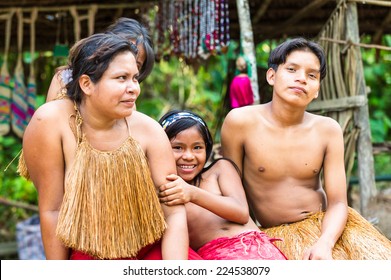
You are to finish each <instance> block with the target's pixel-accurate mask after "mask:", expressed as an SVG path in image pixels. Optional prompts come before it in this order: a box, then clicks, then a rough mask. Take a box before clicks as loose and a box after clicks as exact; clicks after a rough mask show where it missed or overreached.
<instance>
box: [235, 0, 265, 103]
mask: <svg viewBox="0 0 391 280" xmlns="http://www.w3.org/2000/svg"><path fill="white" fill-rule="evenodd" d="M236 6H237V10H238V16H239V25H240V38H241V44H242V47H243V54H244V55H245V56H246V58H247V59H248V61H249V63H250V67H251V77H250V80H251V87H252V89H253V94H254V104H256V103H259V100H260V99H259V87H258V73H257V61H256V56H255V47H254V34H253V28H252V25H251V16H250V7H249V4H248V1H247V0H236Z"/></svg>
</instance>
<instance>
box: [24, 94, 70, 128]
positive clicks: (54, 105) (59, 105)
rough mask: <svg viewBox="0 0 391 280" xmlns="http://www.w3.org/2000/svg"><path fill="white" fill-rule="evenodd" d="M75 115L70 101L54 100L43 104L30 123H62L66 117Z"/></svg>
mask: <svg viewBox="0 0 391 280" xmlns="http://www.w3.org/2000/svg"><path fill="white" fill-rule="evenodd" d="M72 113H74V109H73V104H72V102H71V101H70V100H68V99H61V100H54V101H52V102H48V103H44V104H42V105H41V106H40V107H39V108H38V109H37V110H36V111H35V113H34V115H33V117H32V119H31V121H30V123H34V122H37V121H39V122H42V121H53V122H60V121H61V120H62V119H64V116H65V115H67V116H68V117H69V116H70V115H71V114H72Z"/></svg>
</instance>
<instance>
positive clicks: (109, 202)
mask: <svg viewBox="0 0 391 280" xmlns="http://www.w3.org/2000/svg"><path fill="white" fill-rule="evenodd" d="M136 57H137V47H135V45H134V44H133V43H130V42H129V41H128V40H126V39H124V38H123V37H121V36H118V35H115V34H95V35H92V36H90V37H88V38H86V39H82V40H81V41H80V42H78V43H77V44H76V45H75V46H74V47H73V48H72V49H71V52H70V58H69V65H68V67H69V69H70V70H71V72H72V79H71V80H70V82H69V83H68V84H67V85H66V94H67V96H66V98H62V99H59V100H55V101H52V102H48V103H45V104H43V105H42V106H41V107H40V108H38V110H37V111H36V112H35V114H34V115H33V118H32V119H31V121H30V123H29V125H28V126H27V128H26V131H25V134H24V138H23V153H24V158H25V163H26V166H27V168H28V172H29V175H30V178H31V180H32V181H33V183H34V185H35V186H36V188H37V190H38V195H39V212H40V220H41V231H42V239H43V244H44V248H45V254H46V258H47V259H69V258H71V259H83V258H96V259H119V258H131V259H140V258H144V257H145V256H146V254H148V250H149V248H151V247H152V248H156V246H152V244H157V246H159V248H160V244H159V242H160V239H161V247H162V257H163V259H187V258H188V235H187V226H186V213H185V208H184V207H183V205H178V206H174V207H167V206H163V207H161V205H160V203H159V201H158V198H157V196H156V190H155V186H159V185H161V184H164V183H165V182H166V180H165V179H164V178H165V177H166V176H167V175H168V174H170V173H173V172H174V173H175V165H174V159H173V156H172V152H171V151H170V144H169V141H168V139H167V137H166V135H165V133H164V131H163V130H162V128H161V127H160V126H159V124H158V123H157V122H156V121H154V120H152V119H151V118H150V117H148V116H146V115H144V114H142V113H140V112H137V111H135V110H134V105H135V102H136V99H137V97H138V96H139V94H140V86H139V82H138V77H139V70H138V67H137V64H136ZM151 135H153V137H151ZM148 166H149V168H148ZM166 225H167V226H166ZM174 246H175V249H176V250H172V248H173V247H174ZM86 256H87V257H86Z"/></svg>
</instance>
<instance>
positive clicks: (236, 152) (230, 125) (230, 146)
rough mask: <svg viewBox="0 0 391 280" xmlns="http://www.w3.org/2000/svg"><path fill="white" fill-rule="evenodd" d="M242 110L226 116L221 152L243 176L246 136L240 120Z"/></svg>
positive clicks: (222, 131) (222, 129)
mask: <svg viewBox="0 0 391 280" xmlns="http://www.w3.org/2000/svg"><path fill="white" fill-rule="evenodd" d="M238 110H240V109H236V110H232V111H230V112H229V113H228V115H227V116H226V118H225V120H224V122H223V125H222V127H221V152H222V154H223V156H224V157H226V158H229V159H231V160H232V161H233V162H234V163H235V164H236V165H237V166H238V168H239V170H240V173H241V174H243V156H244V155H243V140H242V135H243V134H245V133H243V131H242V130H241V127H240V122H239V120H240V119H241V118H242V116H241V114H240V113H239V111H238Z"/></svg>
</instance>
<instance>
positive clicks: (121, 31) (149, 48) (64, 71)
mask: <svg viewBox="0 0 391 280" xmlns="http://www.w3.org/2000/svg"><path fill="white" fill-rule="evenodd" d="M109 32H110V33H115V34H118V35H121V36H123V37H124V38H126V39H128V40H129V41H130V42H132V43H134V44H135V45H136V46H137V49H138V54H137V58H136V62H137V67H138V69H139V71H140V74H139V77H138V80H139V82H140V83H141V82H142V81H143V80H144V79H145V78H146V77H147V76H148V75H149V74H150V73H151V72H152V68H153V65H154V63H155V54H154V51H153V44H152V41H151V38H150V36H149V34H148V30H147V29H146V28H145V27H144V26H143V25H141V24H140V23H139V22H138V21H137V20H135V19H131V18H125V17H122V18H119V19H117V20H116V21H115V22H114V23H113V24H111V25H110V26H109V27H108V28H107V30H106V33H109ZM71 77H72V72H71V71H70V69H69V68H68V67H67V66H62V67H59V68H58V69H57V71H56V74H55V75H54V76H53V78H52V81H51V84H50V87H49V89H48V94H47V97H46V101H51V100H53V99H56V98H61V97H62V96H65V95H66V93H65V92H62V90H65V85H66V84H67V83H68V82H69V80H70V78H71Z"/></svg>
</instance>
